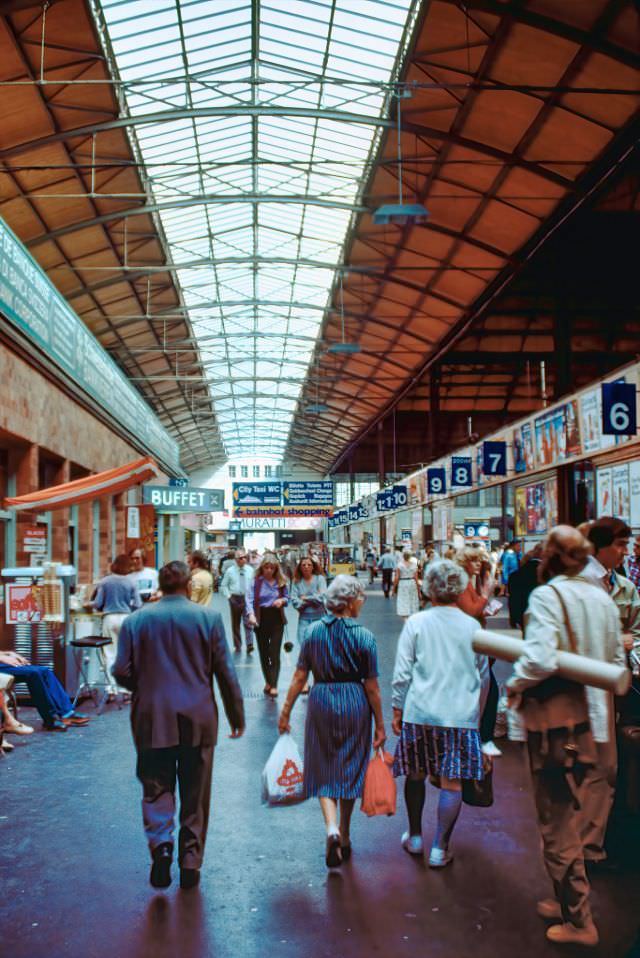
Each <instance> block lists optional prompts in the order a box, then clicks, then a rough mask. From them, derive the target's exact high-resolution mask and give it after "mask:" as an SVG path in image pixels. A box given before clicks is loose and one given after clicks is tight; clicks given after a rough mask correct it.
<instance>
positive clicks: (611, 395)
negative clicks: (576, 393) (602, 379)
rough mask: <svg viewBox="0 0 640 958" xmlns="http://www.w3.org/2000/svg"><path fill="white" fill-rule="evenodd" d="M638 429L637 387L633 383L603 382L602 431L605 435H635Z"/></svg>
mask: <svg viewBox="0 0 640 958" xmlns="http://www.w3.org/2000/svg"><path fill="white" fill-rule="evenodd" d="M636 430H637V415H636V387H635V386H634V384H633V383H603V384H602V433H603V435H604V436H635V434H636Z"/></svg>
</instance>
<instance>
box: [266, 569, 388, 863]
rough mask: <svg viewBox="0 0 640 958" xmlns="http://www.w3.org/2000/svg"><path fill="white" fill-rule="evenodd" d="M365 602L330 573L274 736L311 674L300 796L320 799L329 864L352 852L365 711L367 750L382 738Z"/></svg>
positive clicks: (358, 587)
mask: <svg viewBox="0 0 640 958" xmlns="http://www.w3.org/2000/svg"><path fill="white" fill-rule="evenodd" d="M364 599H365V596H364V586H363V585H362V584H361V583H360V582H358V580H357V579H356V578H354V577H353V576H349V575H337V576H336V577H335V579H334V580H333V582H332V583H331V585H330V586H329V588H328V589H327V592H326V594H325V607H326V609H327V615H325V616H323V617H322V618H321V619H320V620H319V621H318V622H315V623H314V624H313V625H312V626H311V628H310V630H309V632H308V633H307V635H306V636H305V638H304V639H303V642H302V645H301V647H300V657H299V659H298V664H297V668H296V671H295V674H294V676H293V680H292V682H291V686H290V688H289V691H288V693H287V699H286V702H285V703H284V706H283V708H282V712H281V714H280V720H279V722H278V728H279V730H280V732H281V733H283V732H288V731H289V730H290V725H289V719H290V715H291V709H292V708H293V706H294V703H295V701H296V699H297V698H298V696H299V695H300V693H301V691H302V689H303V688H304V686H305V684H306V682H307V678H308V676H309V673H310V672H311V673H312V674H313V678H314V685H313V687H312V689H311V693H310V695H309V705H308V708H307V719H306V724H305V736H304V789H305V795H306V797H307V798H312V797H314V796H317V797H318V798H319V799H320V807H321V809H322V814H323V817H324V822H325V826H326V831H327V841H326V863H327V867H328V868H335V867H337V866H338V865H341V864H342V862H346V861H348V859H349V858H350V857H351V842H350V838H349V826H350V822H351V814H352V812H353V806H354V803H355V800H356V798H358V797H359V796H361V795H362V790H363V787H364V776H365V772H366V769H367V763H368V760H369V755H370V752H371V744H372V743H371V717H372V715H373V718H374V722H375V734H374V736H373V747H374V748H378V747H380V746H381V745H383V744H384V742H385V740H386V733H385V728H384V720H383V718H382V705H381V699H380V688H379V686H378V678H377V676H378V656H377V649H376V640H375V637H374V636H373V633H371V632H369V630H368V629H365V628H364V627H363V626H361V625H359V623H358V622H357V621H356V620H357V618H358V616H359V614H360V610H361V609H362V605H363V603H364ZM338 806H339V808H340V819H339V824H338Z"/></svg>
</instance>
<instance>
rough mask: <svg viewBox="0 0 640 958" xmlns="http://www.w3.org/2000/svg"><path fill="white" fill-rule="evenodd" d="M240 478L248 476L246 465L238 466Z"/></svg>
mask: <svg viewBox="0 0 640 958" xmlns="http://www.w3.org/2000/svg"><path fill="white" fill-rule="evenodd" d="M240 478H241V479H248V478H249V467H248V466H240Z"/></svg>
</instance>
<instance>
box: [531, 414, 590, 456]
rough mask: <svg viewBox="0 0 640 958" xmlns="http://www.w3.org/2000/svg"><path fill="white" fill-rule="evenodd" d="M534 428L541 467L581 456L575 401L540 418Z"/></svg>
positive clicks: (535, 422) (537, 454)
mask: <svg viewBox="0 0 640 958" xmlns="http://www.w3.org/2000/svg"><path fill="white" fill-rule="evenodd" d="M534 428H535V445H536V461H537V463H538V465H539V466H551V465H554V464H555V463H557V462H562V461H564V460H565V459H569V458H570V457H571V456H577V455H579V454H580V452H581V444H580V424H579V420H578V403H577V401H576V400H575V399H572V400H571V402H568V403H565V405H564V406H557V407H556V408H555V409H551V410H549V412H546V413H544V415H542V416H538V418H537V419H536V420H535V421H534Z"/></svg>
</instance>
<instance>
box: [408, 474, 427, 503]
mask: <svg viewBox="0 0 640 958" xmlns="http://www.w3.org/2000/svg"><path fill="white" fill-rule="evenodd" d="M424 499H425V473H424V472H419V473H418V474H417V475H415V476H411V478H410V479H409V505H411V506H418V505H420V503H421V502H424Z"/></svg>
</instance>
